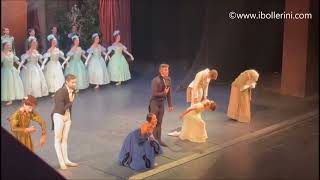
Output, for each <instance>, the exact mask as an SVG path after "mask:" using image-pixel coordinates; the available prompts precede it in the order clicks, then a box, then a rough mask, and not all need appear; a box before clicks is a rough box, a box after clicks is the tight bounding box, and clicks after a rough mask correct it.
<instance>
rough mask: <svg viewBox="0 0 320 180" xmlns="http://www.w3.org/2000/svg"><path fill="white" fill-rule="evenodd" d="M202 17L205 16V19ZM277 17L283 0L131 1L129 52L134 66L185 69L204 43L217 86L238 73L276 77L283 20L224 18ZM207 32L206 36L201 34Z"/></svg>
mask: <svg viewBox="0 0 320 180" xmlns="http://www.w3.org/2000/svg"><path fill="white" fill-rule="evenodd" d="M206 11H207V12H208V14H207V15H208V16H206ZM230 11H234V12H238V13H246V12H247V13H257V12H258V11H263V12H266V13H269V12H271V11H276V12H281V13H282V12H283V11H284V1H283V0H269V1H263V0H237V1H231V0H226V1H212V0H161V1H157V0H134V1H132V48H133V49H132V51H133V53H134V54H135V56H136V58H139V60H145V61H152V62H162V61H165V62H168V63H170V64H173V63H175V62H176V61H183V62H184V63H185V66H189V67H190V66H191V64H192V63H193V61H194V60H197V61H199V62H198V63H200V64H201V63H204V61H203V60H199V59H197V58H196V55H197V53H198V52H201V50H200V49H199V48H200V47H201V48H203V47H204V46H201V43H203V41H201V39H203V38H205V39H206V41H207V42H206V43H207V44H206V45H207V46H206V48H208V50H207V51H205V52H202V53H206V54H205V56H204V57H207V59H208V66H209V67H212V68H216V69H218V71H219V72H220V78H219V79H220V80H230V79H232V78H234V76H235V75H237V74H239V72H240V71H242V70H244V69H247V68H256V69H257V70H258V71H260V72H280V71H281V60H282V40H283V20H232V19H230V18H229V12H230ZM205 28H207V30H208V31H207V32H208V33H204V29H205Z"/></svg>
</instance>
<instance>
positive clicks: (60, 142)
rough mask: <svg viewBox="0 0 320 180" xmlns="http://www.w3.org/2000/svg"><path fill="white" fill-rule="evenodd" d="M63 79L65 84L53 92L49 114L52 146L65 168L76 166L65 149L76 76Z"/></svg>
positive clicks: (69, 75) (61, 165) (61, 166)
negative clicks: (50, 112) (52, 139)
mask: <svg viewBox="0 0 320 180" xmlns="http://www.w3.org/2000/svg"><path fill="white" fill-rule="evenodd" d="M65 79H66V82H65V85H64V86H63V87H62V88H60V89H59V90H58V91H57V92H56V93H55V96H54V104H55V105H54V109H53V112H52V114H51V115H52V123H53V127H54V147H55V149H56V153H57V156H58V160H59V164H60V168H61V169H62V170H65V169H67V166H71V167H75V166H78V164H76V163H73V162H71V161H70V160H69V158H68V151H67V139H68V134H69V130H70V126H71V109H72V103H73V100H74V97H75V93H76V85H77V83H76V76H74V75H71V74H68V75H67V76H66V78H65Z"/></svg>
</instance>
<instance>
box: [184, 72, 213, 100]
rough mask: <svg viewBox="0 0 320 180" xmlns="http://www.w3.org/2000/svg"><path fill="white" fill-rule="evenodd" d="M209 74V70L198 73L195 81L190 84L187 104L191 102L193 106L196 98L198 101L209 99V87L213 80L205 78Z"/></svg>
mask: <svg viewBox="0 0 320 180" xmlns="http://www.w3.org/2000/svg"><path fill="white" fill-rule="evenodd" d="M209 72H210V70H209V69H208V68H207V69H204V70H202V71H200V72H198V73H197V74H196V77H195V78H194V80H193V81H192V82H191V83H190V84H189V86H188V88H187V93H186V94H187V102H190V103H191V105H192V104H194V103H195V100H194V99H195V98H197V99H198V101H202V99H204V98H206V97H208V87H209V83H210V80H211V79H209V78H205V76H206V75H207V74H208V73H209Z"/></svg>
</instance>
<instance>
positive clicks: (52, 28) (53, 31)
mask: <svg viewBox="0 0 320 180" xmlns="http://www.w3.org/2000/svg"><path fill="white" fill-rule="evenodd" d="M51 34H52V35H53V36H54V37H55V38H56V39H57V48H59V49H61V48H62V46H61V36H60V35H59V34H58V28H57V26H52V27H51ZM47 46H48V47H50V46H51V44H50V43H49V41H48V44H47Z"/></svg>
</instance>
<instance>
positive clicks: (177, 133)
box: [168, 131, 180, 136]
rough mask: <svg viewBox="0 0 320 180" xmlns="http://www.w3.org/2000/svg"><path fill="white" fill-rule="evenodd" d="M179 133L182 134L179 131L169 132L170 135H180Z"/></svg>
mask: <svg viewBox="0 0 320 180" xmlns="http://www.w3.org/2000/svg"><path fill="white" fill-rule="evenodd" d="M179 135H180V132H178V131H173V132H170V133H168V136H179Z"/></svg>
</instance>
